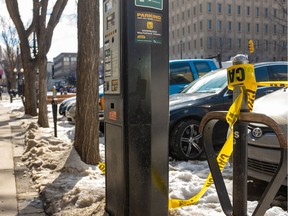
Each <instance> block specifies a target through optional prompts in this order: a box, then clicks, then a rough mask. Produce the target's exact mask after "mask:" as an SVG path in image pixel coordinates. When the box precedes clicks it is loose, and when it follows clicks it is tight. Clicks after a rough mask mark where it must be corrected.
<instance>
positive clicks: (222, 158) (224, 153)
mask: <svg viewBox="0 0 288 216" xmlns="http://www.w3.org/2000/svg"><path fill="white" fill-rule="evenodd" d="M232 141H233V132H230V134H229V136H228V139H227V140H226V142H225V144H224V146H223V147H222V149H221V151H220V153H219V154H218V156H217V162H218V165H219V167H220V170H221V171H222V170H223V169H224V167H225V164H226V163H227V162H228V160H229V157H230V155H231V153H232V151H233V145H230V143H232ZM213 182H214V181H213V177H212V174H211V173H209V175H208V177H207V179H206V181H205V183H204V186H203V187H202V189H201V190H200V192H199V193H198V194H196V195H195V196H193V197H192V198H190V199H188V200H179V199H170V200H169V209H172V208H179V207H183V206H188V205H192V204H194V203H196V202H197V201H198V200H199V199H200V198H201V197H202V196H203V194H204V193H205V192H206V191H207V189H208V188H209V187H210V185H211V184H213Z"/></svg>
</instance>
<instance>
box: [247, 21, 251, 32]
mask: <svg viewBox="0 0 288 216" xmlns="http://www.w3.org/2000/svg"><path fill="white" fill-rule="evenodd" d="M250 26H251V25H250V23H247V33H250V31H251V27H250Z"/></svg>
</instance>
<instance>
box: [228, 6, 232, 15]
mask: <svg viewBox="0 0 288 216" xmlns="http://www.w3.org/2000/svg"><path fill="white" fill-rule="evenodd" d="M231 13H232V6H231V4H228V6H227V14H229V15H230V14H231Z"/></svg>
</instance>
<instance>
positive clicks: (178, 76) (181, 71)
mask: <svg viewBox="0 0 288 216" xmlns="http://www.w3.org/2000/svg"><path fill="white" fill-rule="evenodd" d="M216 69H218V67H217V66H216V63H215V62H214V60H212V59H179V60H171V61H169V75H170V76H169V77H170V86H169V94H170V95H171V94H175V93H179V92H180V91H181V90H183V88H184V87H185V86H187V85H188V84H189V83H191V82H192V81H193V80H196V79H198V78H199V77H201V76H203V75H204V74H206V73H208V72H210V71H212V70H216Z"/></svg>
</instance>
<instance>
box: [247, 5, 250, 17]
mask: <svg viewBox="0 0 288 216" xmlns="http://www.w3.org/2000/svg"><path fill="white" fill-rule="evenodd" d="M247 16H250V7H249V6H247Z"/></svg>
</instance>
